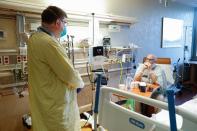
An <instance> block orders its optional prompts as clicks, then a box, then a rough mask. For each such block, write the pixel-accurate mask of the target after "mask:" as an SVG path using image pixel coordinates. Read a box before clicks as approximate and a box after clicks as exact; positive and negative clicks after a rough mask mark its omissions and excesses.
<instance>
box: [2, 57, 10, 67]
mask: <svg viewBox="0 0 197 131" xmlns="http://www.w3.org/2000/svg"><path fill="white" fill-rule="evenodd" d="M3 63H4V65H8V64H10V59H9V56H3Z"/></svg>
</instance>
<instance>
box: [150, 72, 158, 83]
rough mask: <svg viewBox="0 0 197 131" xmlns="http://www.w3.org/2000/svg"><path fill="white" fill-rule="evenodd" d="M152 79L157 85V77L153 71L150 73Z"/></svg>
mask: <svg viewBox="0 0 197 131" xmlns="http://www.w3.org/2000/svg"><path fill="white" fill-rule="evenodd" d="M150 79H151V80H152V83H156V81H157V76H156V75H155V73H154V72H153V71H150Z"/></svg>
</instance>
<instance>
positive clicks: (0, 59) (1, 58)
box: [0, 56, 3, 65]
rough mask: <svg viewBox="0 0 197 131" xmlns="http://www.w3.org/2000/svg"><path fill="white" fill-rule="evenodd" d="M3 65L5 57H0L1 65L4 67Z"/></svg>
mask: <svg viewBox="0 0 197 131" xmlns="http://www.w3.org/2000/svg"><path fill="white" fill-rule="evenodd" d="M2 64H3V57H2V56H0V65H2Z"/></svg>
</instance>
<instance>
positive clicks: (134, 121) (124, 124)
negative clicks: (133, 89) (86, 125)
mask: <svg viewBox="0 0 197 131" xmlns="http://www.w3.org/2000/svg"><path fill="white" fill-rule="evenodd" d="M112 94H119V95H122V96H125V97H127V98H132V99H134V100H136V101H139V102H141V103H145V104H148V105H151V106H154V107H157V108H161V109H162V111H163V110H168V104H167V103H165V102H161V101H158V100H154V99H151V98H147V97H143V96H139V95H136V94H133V93H129V92H126V91H123V90H119V89H115V88H112V87H102V88H101V94H100V97H99V113H98V124H99V125H100V127H102V128H104V129H106V130H107V131H121V130H122V131H123V130H124V131H169V130H170V126H169V124H166V123H165V122H162V121H159V120H160V118H159V115H157V114H156V115H154V117H152V118H149V117H146V116H144V115H142V114H139V113H137V112H135V111H132V110H129V109H126V108H124V107H122V106H121V105H118V104H116V103H114V102H112V101H111V95H112ZM194 101H195V100H194ZM194 101H192V107H194V106H195V105H194ZM196 101H197V100H196ZM195 104H196V105H197V102H196V103H195ZM189 108H190V107H189ZM175 111H176V114H177V115H179V117H181V118H182V122H179V120H180V118H179V119H177V116H176V119H177V124H178V126H177V127H178V131H197V114H196V112H194V113H192V112H191V111H190V110H188V109H187V108H186V107H185V108H183V107H182V106H176V107H175ZM166 114H168V112H167V113H166ZM166 114H165V115H164V116H162V117H169V115H166ZM157 117H158V118H157ZM167 123H169V121H167Z"/></svg>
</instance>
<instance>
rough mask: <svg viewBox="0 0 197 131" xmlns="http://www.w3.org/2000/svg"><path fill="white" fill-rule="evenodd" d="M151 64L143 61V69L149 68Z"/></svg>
mask: <svg viewBox="0 0 197 131" xmlns="http://www.w3.org/2000/svg"><path fill="white" fill-rule="evenodd" d="M151 65H152V64H151V63H150V62H144V69H151Z"/></svg>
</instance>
